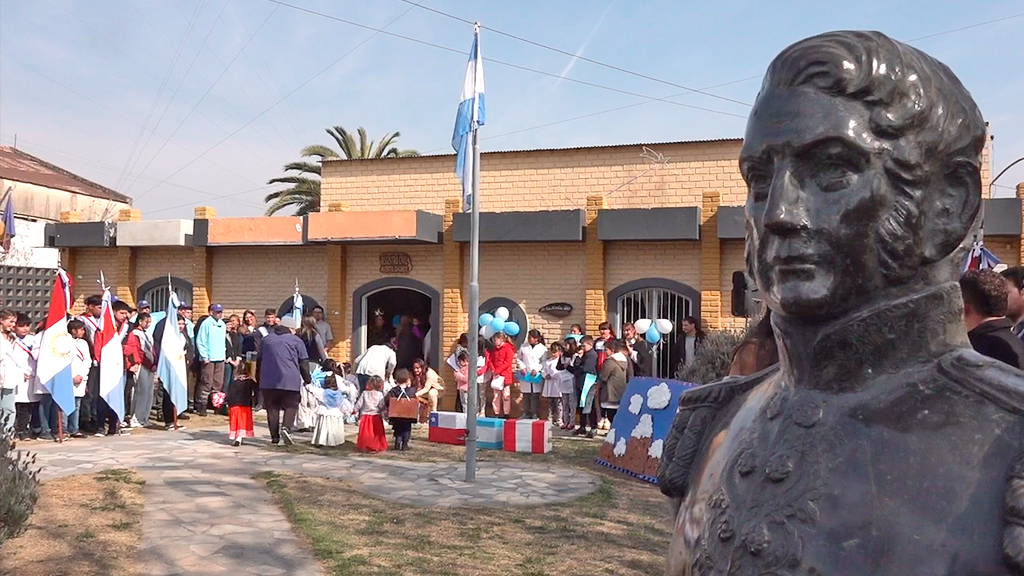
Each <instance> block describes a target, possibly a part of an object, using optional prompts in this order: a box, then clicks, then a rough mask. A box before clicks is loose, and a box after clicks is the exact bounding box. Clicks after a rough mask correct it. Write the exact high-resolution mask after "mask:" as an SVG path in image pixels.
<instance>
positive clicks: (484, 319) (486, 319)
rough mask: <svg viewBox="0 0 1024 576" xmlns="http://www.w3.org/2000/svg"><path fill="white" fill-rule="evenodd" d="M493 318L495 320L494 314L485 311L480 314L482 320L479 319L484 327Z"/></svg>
mask: <svg viewBox="0 0 1024 576" xmlns="http://www.w3.org/2000/svg"><path fill="white" fill-rule="evenodd" d="M493 320H494V316H493V315H491V314H488V313H487V312H484V313H483V314H481V315H480V320H479V322H480V327H481V328H483V327H484V326H487V325H488V324H490V323H491V322H492V321H493Z"/></svg>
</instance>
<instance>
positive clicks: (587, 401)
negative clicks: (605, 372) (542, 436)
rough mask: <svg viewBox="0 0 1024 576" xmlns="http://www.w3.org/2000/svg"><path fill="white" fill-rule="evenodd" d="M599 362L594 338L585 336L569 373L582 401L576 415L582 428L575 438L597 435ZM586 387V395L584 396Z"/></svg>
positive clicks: (577, 430) (578, 429)
mask: <svg viewBox="0 0 1024 576" xmlns="http://www.w3.org/2000/svg"><path fill="white" fill-rule="evenodd" d="M597 360H598V356H597V351H596V350H594V338H593V337H592V336H584V337H583V338H581V339H580V349H579V350H578V351H577V352H576V355H575V356H573V359H572V364H571V365H570V366H569V371H570V372H572V375H573V378H574V379H575V382H574V387H575V389H576V397H577V398H579V399H580V407H579V409H578V410H577V413H576V416H577V418H576V420H577V421H578V422H579V423H580V427H579V428H577V429H576V431H575V432H573V435H574V436H580V435H583V434H586V435H587V438H593V437H594V435H595V434H596V432H595V430H596V429H597V387H596V383H597ZM588 377H589V378H588ZM588 380H589V381H590V386H589V387H586V384H587V381H588ZM585 387H586V391H585V392H586V395H584V388H585ZM588 422H589V424H590V430H589V431H588V430H587V424H588Z"/></svg>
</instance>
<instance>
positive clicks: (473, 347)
mask: <svg viewBox="0 0 1024 576" xmlns="http://www.w3.org/2000/svg"><path fill="white" fill-rule="evenodd" d="M472 138H473V199H472V205H473V208H472V212H471V215H470V227H469V334H470V335H471V336H477V332H478V330H479V324H480V140H479V139H478V138H477V131H476V130H473V132H472ZM477 342H478V338H472V337H471V338H470V341H469V372H468V376H469V397H468V398H467V399H466V400H467V402H466V482H475V481H476V414H477V401H478V400H479V399H480V391H479V388H480V383H479V381H478V380H477V369H478V368H477V356H478V355H479V351H480V347H479V346H478V345H477Z"/></svg>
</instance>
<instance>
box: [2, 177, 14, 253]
mask: <svg viewBox="0 0 1024 576" xmlns="http://www.w3.org/2000/svg"><path fill="white" fill-rule="evenodd" d="M3 221H4V233H3V238H2V239H0V243H2V245H3V248H4V251H5V252H6V251H10V249H11V240H12V239H14V236H15V235H16V234H17V232H15V231H14V191H13V190H12V191H10V192H9V193H8V194H7V202H6V203H4V218H3Z"/></svg>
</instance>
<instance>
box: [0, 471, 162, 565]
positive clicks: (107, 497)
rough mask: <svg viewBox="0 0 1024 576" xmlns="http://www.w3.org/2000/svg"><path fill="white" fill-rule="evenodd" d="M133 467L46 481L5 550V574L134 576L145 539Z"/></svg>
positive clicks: (1, 557)
mask: <svg viewBox="0 0 1024 576" xmlns="http://www.w3.org/2000/svg"><path fill="white" fill-rule="evenodd" d="M143 484H145V481H144V480H142V478H140V477H139V475H138V474H136V473H135V472H134V471H132V470H107V471H105V472H100V473H98V474H89V475H82V476H68V477H66V478H58V479H56V480H50V481H48V482H44V483H43V484H42V486H40V489H39V501H38V503H37V504H36V508H35V512H34V513H33V514H32V518H31V524H30V526H29V528H28V530H27V531H26V532H25V533H24V534H22V535H21V536H19V537H17V538H14V539H12V540H8V541H7V542H5V543H4V545H3V547H2V548H0V574H2V575H3V576H107V575H110V574H116V575H117V576H131V575H132V574H134V573H135V555H136V552H137V551H138V548H139V543H140V542H141V539H142V526H141V525H140V524H139V518H141V516H142V503H143V500H142V487H143Z"/></svg>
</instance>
